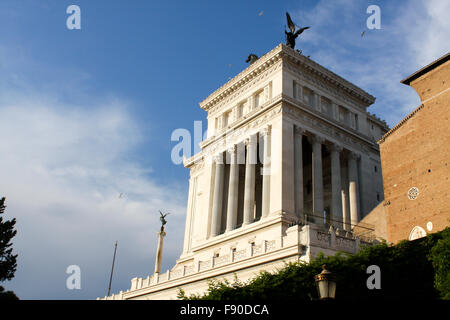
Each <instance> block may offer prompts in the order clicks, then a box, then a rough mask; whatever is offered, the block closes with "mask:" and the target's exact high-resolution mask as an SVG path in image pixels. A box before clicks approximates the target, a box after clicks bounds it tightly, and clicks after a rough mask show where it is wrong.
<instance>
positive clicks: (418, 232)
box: [408, 226, 427, 240]
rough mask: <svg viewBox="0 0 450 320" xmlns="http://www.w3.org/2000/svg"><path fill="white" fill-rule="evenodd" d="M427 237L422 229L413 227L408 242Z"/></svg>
mask: <svg viewBox="0 0 450 320" xmlns="http://www.w3.org/2000/svg"><path fill="white" fill-rule="evenodd" d="M426 235H427V232H426V231H425V230H424V228H422V227H419V226H415V227H414V228H413V229H412V230H411V232H410V234H409V238H408V239H409V240H416V239H419V238H423V237H425V236H426Z"/></svg>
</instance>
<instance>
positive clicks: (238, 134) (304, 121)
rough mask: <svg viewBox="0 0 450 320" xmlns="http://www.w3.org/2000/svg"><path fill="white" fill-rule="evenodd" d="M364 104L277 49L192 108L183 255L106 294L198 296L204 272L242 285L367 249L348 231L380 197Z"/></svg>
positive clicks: (374, 134) (357, 92) (378, 128)
mask: <svg viewBox="0 0 450 320" xmlns="http://www.w3.org/2000/svg"><path fill="white" fill-rule="evenodd" d="M374 100H375V98H374V97H372V96H371V95H370V94H368V93H366V92H365V91H363V90H362V89H360V88H358V87H356V86H355V85H353V84H351V83H350V82H348V81H346V80H345V79H343V78H341V77H339V76H338V75H336V74H334V73H332V72H331V71H329V70H327V69H325V68H324V67H322V66H320V65H319V64H317V63H315V62H314V61H312V60H311V59H309V58H307V57H305V56H303V55H301V54H300V53H298V52H296V51H294V50H292V49H291V48H289V47H286V46H285V45H279V46H277V47H276V48H275V49H273V50H272V51H270V52H269V53H267V54H265V55H264V56H262V57H261V58H260V59H258V60H257V61H256V62H255V63H253V64H251V65H250V66H249V67H248V68H246V69H245V70H244V71H242V72H241V73H240V74H238V75H237V76H236V77H234V78H233V79H231V80H230V81H229V82H227V83H226V84H225V85H224V86H222V87H221V88H219V89H218V90H216V91H215V92H214V93H212V94H211V95H210V96H209V97H207V98H206V99H205V100H204V101H203V102H201V103H200V107H201V108H203V109H204V110H205V111H207V112H208V116H207V119H208V132H207V138H206V140H204V141H203V142H202V143H201V144H200V147H201V152H199V153H198V154H196V155H194V156H193V157H191V158H189V159H185V161H184V165H185V167H187V168H189V169H190V180H189V196H188V205H187V213H186V227H185V237H184V246H183V251H182V254H181V256H180V258H179V259H178V260H177V263H176V265H175V266H174V268H172V269H171V270H168V271H167V272H166V273H163V274H155V275H153V276H149V277H147V278H145V279H143V278H135V279H133V280H132V285H131V289H130V290H128V291H127V292H123V293H121V294H120V295H115V296H113V297H109V299H173V298H175V297H176V292H177V290H178V288H179V287H181V288H183V290H185V292H186V293H187V294H191V293H200V292H203V291H204V290H205V289H206V288H207V283H206V281H205V280H206V279H210V278H213V277H217V278H220V279H222V278H226V279H228V280H231V281H232V280H233V277H234V274H236V275H237V276H238V278H239V279H240V280H241V281H246V280H248V279H250V278H251V277H253V276H254V275H256V274H257V273H258V272H259V271H261V270H266V271H274V270H276V269H277V268H279V267H281V266H283V265H284V262H288V261H305V262H309V261H310V260H311V259H312V258H313V257H314V256H316V255H317V254H318V253H319V252H323V253H324V254H326V255H332V254H335V253H336V252H338V251H345V252H349V253H355V252H357V251H358V250H359V248H360V247H361V246H365V245H370V240H371V237H370V231H371V230H372V229H371V228H370V226H363V225H362V224H361V223H360V226H359V227H360V229H364V230H365V231H364V232H360V233H358V236H356V234H355V233H354V232H353V231H355V230H354V227H355V225H356V224H358V222H360V219H361V218H362V217H364V216H365V215H366V214H367V213H368V212H370V211H371V210H372V209H373V208H375V207H376V206H377V205H378V204H379V203H380V202H381V201H382V200H383V189H382V175H381V163H380V156H379V147H378V144H377V143H376V141H377V140H378V139H380V138H381V137H382V135H383V134H384V133H386V132H387V131H388V127H387V125H386V124H385V122H383V121H382V120H380V119H378V118H376V117H375V116H373V115H371V114H369V113H367V111H366V109H367V107H368V106H369V105H371V104H372V103H373V102H374ZM168 232H169V231H168Z"/></svg>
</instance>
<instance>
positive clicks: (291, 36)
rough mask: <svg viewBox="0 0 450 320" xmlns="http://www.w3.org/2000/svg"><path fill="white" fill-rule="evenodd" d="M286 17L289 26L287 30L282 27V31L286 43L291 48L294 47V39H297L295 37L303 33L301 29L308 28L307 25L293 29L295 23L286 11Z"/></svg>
mask: <svg viewBox="0 0 450 320" xmlns="http://www.w3.org/2000/svg"><path fill="white" fill-rule="evenodd" d="M286 18H287V23H288V27H289V30H290V31H289V32H288V31H286V29H284V33H285V34H286V45H287V46H288V47H291V48H292V49H295V39H297V37H298V36H299V35H300V34H302V33H303V31H305V30H306V29H309V27H303V28H299V29H298V30H297V31H295V29H296V25H295V24H294V22H292V19H291V16H290V15H289V13H288V12H286Z"/></svg>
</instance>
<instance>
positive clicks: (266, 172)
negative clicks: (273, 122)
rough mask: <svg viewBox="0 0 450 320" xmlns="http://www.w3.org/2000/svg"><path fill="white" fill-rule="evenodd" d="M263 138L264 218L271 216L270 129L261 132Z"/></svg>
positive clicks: (262, 212) (262, 214) (262, 210)
mask: <svg viewBox="0 0 450 320" xmlns="http://www.w3.org/2000/svg"><path fill="white" fill-rule="evenodd" d="M260 134H261V136H262V137H263V145H264V147H263V149H264V150H263V151H264V154H263V168H262V170H261V174H262V175H263V177H262V179H263V181H262V204H261V216H262V217H263V218H265V217H267V216H268V215H269V208H270V128H269V127H266V128H264V129H263V130H262V131H261V133H260Z"/></svg>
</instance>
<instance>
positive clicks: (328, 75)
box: [283, 45, 375, 106]
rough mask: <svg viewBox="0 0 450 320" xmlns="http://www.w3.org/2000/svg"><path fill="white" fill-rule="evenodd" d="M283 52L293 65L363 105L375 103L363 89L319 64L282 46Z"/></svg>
mask: <svg viewBox="0 0 450 320" xmlns="http://www.w3.org/2000/svg"><path fill="white" fill-rule="evenodd" d="M283 52H284V53H285V56H286V57H288V58H289V60H291V61H292V62H294V63H295V64H298V65H301V66H303V67H304V68H305V69H306V70H308V71H310V72H311V73H312V74H316V75H318V76H319V77H320V78H322V79H324V80H326V81H328V82H330V83H332V84H334V85H335V86H336V87H338V88H340V89H342V90H344V91H345V92H347V93H348V94H350V95H351V96H353V97H356V98H357V99H358V100H360V101H362V102H363V103H364V104H365V105H367V106H368V105H371V104H372V103H374V102H375V97H374V96H372V95H371V94H369V93H367V92H366V91H364V90H363V89H361V88H359V87H357V86H355V85H354V84H353V83H351V82H349V81H347V80H345V79H344V78H342V77H340V76H338V75H337V74H336V73H334V72H332V71H330V70H328V69H326V68H325V67H323V66H321V65H320V64H318V63H316V62H314V61H313V60H311V59H310V58H307V57H305V56H304V55H302V54H300V53H298V52H296V51H294V50H293V49H291V48H289V47H287V46H284V45H283Z"/></svg>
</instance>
